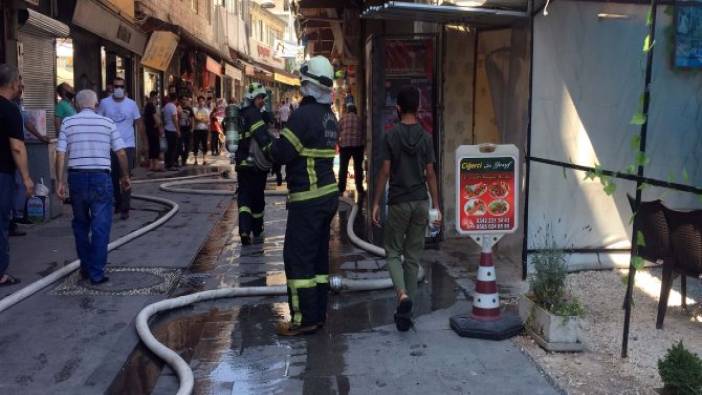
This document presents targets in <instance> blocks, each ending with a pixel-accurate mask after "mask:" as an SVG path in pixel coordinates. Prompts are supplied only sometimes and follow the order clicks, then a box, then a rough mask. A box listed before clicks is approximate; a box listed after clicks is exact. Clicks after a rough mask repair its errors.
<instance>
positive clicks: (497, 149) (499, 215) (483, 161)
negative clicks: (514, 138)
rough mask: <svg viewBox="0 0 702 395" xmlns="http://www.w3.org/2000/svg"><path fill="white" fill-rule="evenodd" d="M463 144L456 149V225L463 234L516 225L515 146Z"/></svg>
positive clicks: (506, 230) (504, 229) (508, 229)
mask: <svg viewBox="0 0 702 395" xmlns="http://www.w3.org/2000/svg"><path fill="white" fill-rule="evenodd" d="M491 147H492V149H493V150H492V151H489V152H481V150H480V148H479V147H478V146H462V147H459V149H458V151H457V153H456V165H457V169H456V170H457V171H456V174H457V177H458V179H457V182H456V184H457V185H456V187H457V188H456V193H457V195H458V196H457V197H456V204H457V207H456V209H457V210H456V211H457V215H456V216H457V218H456V228H457V231H458V232H459V233H461V234H471V233H476V234H481V233H482V234H487V233H511V232H514V231H515V230H516V229H517V219H518V216H517V211H518V207H517V203H518V202H517V200H518V195H519V194H518V190H517V185H518V184H517V169H518V164H517V157H518V155H517V154H518V151H517V148H516V147H514V146H491Z"/></svg>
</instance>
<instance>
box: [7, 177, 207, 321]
mask: <svg viewBox="0 0 702 395" xmlns="http://www.w3.org/2000/svg"><path fill="white" fill-rule="evenodd" d="M214 176H219V173H215V172H213V173H208V174H198V175H194V176H185V177H175V178H160V179H150V180H134V181H133V182H132V183H133V184H145V183H150V182H160V181H166V180H170V181H173V180H190V179H193V178H203V177H214ZM132 198H134V199H136V200H144V201H147V202H153V203H159V204H163V205H166V206H168V207H169V208H170V209H169V210H168V212H167V213H166V214H165V215H163V216H162V217H159V218H158V219H156V221H154V222H152V223H150V224H148V225H146V226H144V227H143V228H140V229H137V230H135V231H134V232H131V233H128V234H126V235H124V236H122V237H120V238H118V239H117V240H114V241H113V242H111V243H110V244H108V245H107V250H108V251H112V250H114V249H116V248H119V247H121V246H123V245H125V244H127V243H129V242H130V241H132V240H134V239H136V238H138V237H141V236H143V235H144V234H146V233H148V232H150V231H152V230H153V229H156V228H158V227H159V226H161V225H163V224H164V223H166V222H167V221H168V220H169V219H171V218H172V217H173V216H174V215H175V214H176V213H177V212H178V210H179V209H180V208H179V206H178V203H176V202H174V201H172V200H169V199H164V198H159V197H155V196H146V195H136V194H135V195H132ZM79 268H80V260H79V259H76V260H74V261H72V262H70V263H68V264H67V265H66V266H64V267H62V268H60V269H58V270H56V271H54V272H52V273H51V274H49V275H47V276H45V277H42V278H41V279H39V280H37V281H34V282H32V283H30V284H29V285H27V286H26V287H24V288H21V289H20V290H19V291H16V292H14V293H12V294H10V295H8V296H6V297H4V298H2V299H0V312H2V311H4V310H7V309H9V308H10V307H12V306H14V305H16V304H17V303H19V302H21V301H22V300H24V299H26V298H28V297H29V296H32V295H33V294H35V293H37V292H39V291H41V290H42V289H44V288H46V287H48V286H49V285H51V284H53V283H55V282H56V281H58V280H60V279H62V278H63V277H65V276H68V275H69V274H71V273H73V272H74V271H75V270H77V269H79Z"/></svg>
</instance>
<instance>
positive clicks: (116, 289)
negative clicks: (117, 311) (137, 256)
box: [51, 266, 180, 296]
mask: <svg viewBox="0 0 702 395" xmlns="http://www.w3.org/2000/svg"><path fill="white" fill-rule="evenodd" d="M105 272H106V275H107V276H108V277H109V278H110V281H108V282H106V283H104V284H100V285H92V284H90V281H86V280H83V279H82V278H81V277H80V274H79V273H78V271H75V272H74V273H71V275H70V276H68V277H67V278H66V279H65V280H64V281H63V283H61V285H59V286H58V287H56V288H55V289H54V290H53V291H51V294H53V295H95V296H97V295H111V296H129V295H155V294H164V293H167V292H168V291H170V290H171V288H172V287H173V286H174V285H175V283H176V282H177V280H178V277H179V275H180V273H179V271H178V270H176V269H166V268H141V267H109V266H108V267H107V268H106V270H105Z"/></svg>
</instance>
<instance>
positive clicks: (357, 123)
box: [339, 104, 365, 196]
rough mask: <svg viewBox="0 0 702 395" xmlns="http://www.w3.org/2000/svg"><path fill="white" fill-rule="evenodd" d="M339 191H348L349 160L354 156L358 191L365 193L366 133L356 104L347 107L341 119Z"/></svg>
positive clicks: (359, 193) (358, 192)
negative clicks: (364, 157) (357, 112)
mask: <svg viewBox="0 0 702 395" xmlns="http://www.w3.org/2000/svg"><path fill="white" fill-rule="evenodd" d="M339 127H340V129H341V130H340V132H339V150H340V154H341V155H340V156H341V158H340V163H339V192H340V193H342V194H343V193H344V192H346V178H347V176H348V171H349V160H350V159H351V158H353V175H354V177H355V179H356V193H357V194H358V196H360V195H363V194H364V193H365V191H364V190H363V154H364V150H365V147H364V146H365V135H364V134H363V125H362V123H361V118H360V117H359V116H358V114H356V106H354V105H353V104H351V105H349V106H347V107H346V113H344V115H343V116H342V117H341V120H339Z"/></svg>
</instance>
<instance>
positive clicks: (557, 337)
mask: <svg viewBox="0 0 702 395" xmlns="http://www.w3.org/2000/svg"><path fill="white" fill-rule="evenodd" d="M519 316H520V317H521V319H522V321H524V327H525V328H526V330H527V332H528V333H529V335H530V336H531V337H532V338H534V340H535V341H536V342H537V343H538V344H539V345H540V346H541V347H543V348H544V349H546V350H548V351H582V349H583V345H582V343H581V342H580V337H579V331H580V318H579V317H577V316H558V315H555V314H552V313H550V312H548V311H546V310H545V309H543V308H541V307H540V306H538V305H537V304H536V303H534V301H532V300H531V299H529V297H528V296H526V295H522V297H521V298H519Z"/></svg>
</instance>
